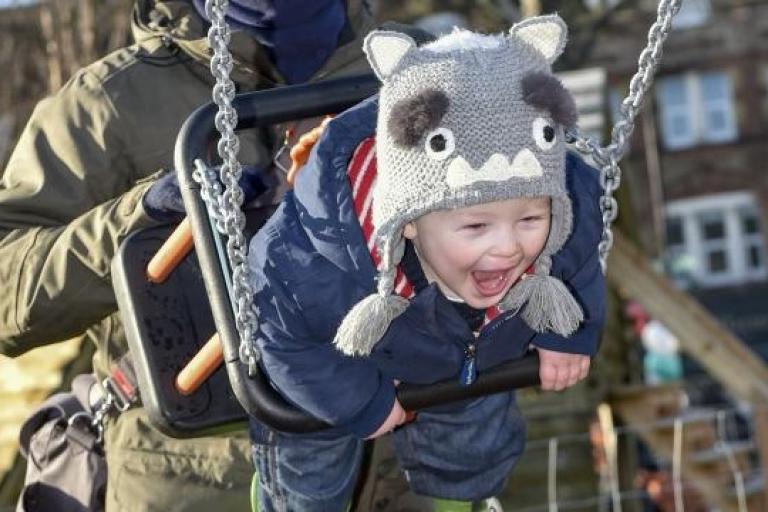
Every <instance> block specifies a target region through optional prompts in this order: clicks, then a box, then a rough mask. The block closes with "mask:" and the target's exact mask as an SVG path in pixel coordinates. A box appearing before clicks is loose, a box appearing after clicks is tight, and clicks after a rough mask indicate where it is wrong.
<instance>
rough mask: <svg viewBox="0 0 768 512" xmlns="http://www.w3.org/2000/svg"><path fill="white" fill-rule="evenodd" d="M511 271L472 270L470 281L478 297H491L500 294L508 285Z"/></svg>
mask: <svg viewBox="0 0 768 512" xmlns="http://www.w3.org/2000/svg"><path fill="white" fill-rule="evenodd" d="M510 270H511V269H508V268H507V269H501V270H473V271H472V279H473V280H474V282H475V287H476V288H477V291H478V292H479V293H480V295H482V296H484V297H493V296H495V295H498V294H500V293H501V292H502V291H504V289H505V288H506V286H507V284H508V283H509V273H510Z"/></svg>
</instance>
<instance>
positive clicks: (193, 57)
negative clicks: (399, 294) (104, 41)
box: [0, 0, 373, 511]
mask: <svg viewBox="0 0 768 512" xmlns="http://www.w3.org/2000/svg"><path fill="white" fill-rule="evenodd" d="M229 3H230V7H229V9H230V10H229V13H231V15H230V22H231V24H232V26H233V28H234V30H235V31H234V33H233V37H232V41H231V43H230V48H231V50H232V53H233V55H234V60H235V66H234V69H233V70H232V78H233V80H234V81H235V82H236V84H237V87H238V91H239V92H246V91H252V90H258V89H265V88H271V87H275V86H279V85H281V84H285V83H298V82H305V81H313V80H319V79H324V78H328V77H334V76H342V75H345V74H354V73H360V72H363V71H366V70H367V69H368V66H367V63H366V61H365V59H364V58H363V56H362V50H361V48H362V37H363V36H364V35H365V34H366V33H368V32H369V31H370V30H371V29H372V28H373V19H372V15H371V11H370V8H369V6H368V4H367V3H366V2H363V1H360V0H316V1H314V2H300V1H298V0H283V1H281V2H274V3H273V2H272V1H268V0H230V2H229ZM132 28H133V35H134V38H135V43H134V44H133V45H131V46H128V47H125V48H122V49H119V50H117V51H115V52H113V53H111V54H110V55H108V56H106V57H104V58H102V59H100V60H98V61H97V62H95V63H93V64H91V65H89V66H87V67H85V68H84V69H82V70H80V71H78V72H77V73H76V74H75V75H74V76H73V77H72V78H71V79H70V80H69V82H68V83H67V84H66V85H65V86H64V87H63V88H62V89H61V90H60V91H58V92H57V93H56V94H54V95H53V96H52V97H49V98H46V99H44V100H43V101H41V102H40V103H39V105H38V106H37V107H36V109H35V111H34V112H33V114H32V116H31V118H30V120H29V122H28V124H27V126H26V128H25V130H24V132H23V134H22V136H21V138H20V140H19V142H18V145H17V146H16V148H15V150H14V152H13V154H12V156H11V158H10V160H9V163H8V166H7V167H6V169H5V171H4V172H3V175H2V180H1V181H0V282H2V283H3V294H2V296H1V298H0V353H2V354H4V355H7V356H17V355H20V354H22V353H24V352H26V351H28V350H30V349H32V348H34V347H37V346H41V345H45V344H50V343H56V342H58V341H62V340H65V339H70V338H73V337H81V338H87V339H88V340H90V341H92V342H94V343H95V344H96V347H97V351H96V354H95V356H94V359H93V366H94V369H95V371H96V373H97V374H98V375H99V376H104V375H105V374H107V373H108V371H109V369H110V368H111V367H112V366H113V365H114V364H115V361H116V360H117V359H118V358H119V357H121V356H122V355H123V354H125V353H126V351H127V345H126V342H125V334H124V331H123V327H122V324H121V322H120V318H119V315H118V312H117V306H116V302H115V297H114V294H113V291H112V286H111V279H110V262H111V260H112V258H113V256H114V255H115V251H116V250H117V248H118V246H119V244H120V242H121V240H123V238H124V237H125V236H127V235H128V234H130V233H131V232H133V231H135V230H138V229H141V228H145V227H149V226H153V225H156V224H158V223H159V222H160V221H159V220H157V218H153V217H151V216H150V215H149V214H148V212H147V208H146V204H145V202H146V201H145V199H146V198H145V196H146V194H147V191H148V190H149V189H150V188H151V187H152V185H153V184H154V183H156V180H157V179H158V177H159V176H161V175H163V174H164V173H167V172H171V171H172V165H173V157H172V154H173V146H174V142H175V138H176V135H177V133H178V130H179V128H180V126H181V124H182V123H183V121H184V120H185V119H186V118H187V116H188V115H189V114H190V113H191V112H192V111H193V110H194V109H195V108H197V107H198V106H199V105H201V104H203V103H206V102H208V101H209V100H210V97H211V87H212V84H213V79H212V77H211V75H210V72H209V70H208V65H209V60H210V54H209V50H208V45H207V40H206V32H207V21H206V19H205V17H204V3H203V1H202V0H194V2H193V1H192V0H187V1H181V0H138V2H137V4H136V6H135V8H134V12H133V20H132ZM279 139H280V138H279V137H277V136H276V134H275V132H268V131H259V132H256V131H253V132H248V133H244V134H242V136H241V152H240V159H241V161H243V162H247V163H249V164H252V165H255V166H258V167H261V168H265V167H267V166H268V164H269V163H270V162H271V161H272V156H273V154H274V151H275V149H276V145H277V144H279V142H280V140H279ZM273 172H275V175H278V173H277V172H276V171H273ZM155 206H156V205H155ZM105 442H106V448H105V450H106V454H107V463H108V466H109V480H108V488H107V496H106V507H107V510H108V511H114V510H130V511H143V510H164V511H169V510H184V511H190V510H191V511H194V510H210V509H212V508H213V507H215V508H216V509H219V510H246V509H247V508H248V497H249V487H250V483H251V476H252V474H253V466H252V463H251V461H250V449H249V444H248V440H247V434H246V433H243V434H242V435H230V436H220V437H205V438H198V439H192V440H177V439H172V438H169V437H167V436H164V435H163V434H161V433H160V432H158V431H157V430H156V429H154V428H153V427H152V426H151V425H150V424H149V422H148V420H147V416H146V414H145V412H144V410H143V409H141V408H135V409H132V410H129V411H127V412H125V413H122V414H120V415H119V416H117V417H116V418H112V419H111V420H110V422H109V423H108V424H107V430H106V441H105Z"/></svg>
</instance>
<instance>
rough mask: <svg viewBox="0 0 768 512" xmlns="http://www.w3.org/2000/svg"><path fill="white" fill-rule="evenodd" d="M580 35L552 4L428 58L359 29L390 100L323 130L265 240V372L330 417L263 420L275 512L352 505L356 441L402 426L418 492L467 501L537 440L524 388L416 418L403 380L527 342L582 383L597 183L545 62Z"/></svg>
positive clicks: (406, 42)
mask: <svg viewBox="0 0 768 512" xmlns="http://www.w3.org/2000/svg"><path fill="white" fill-rule="evenodd" d="M565 40H566V27H565V24H564V23H563V22H562V20H561V19H560V18H559V17H557V16H542V17H538V18H531V19H528V20H525V21H523V22H521V23H519V24H517V25H515V26H513V27H512V29H511V30H510V31H509V33H508V34H505V35H498V36H484V35H480V34H474V33H471V32H466V31H457V32H454V33H453V34H450V35H447V36H444V37H443V38H440V39H438V40H436V41H434V42H431V43H429V44H427V45H425V46H423V47H420V48H417V47H416V44H415V43H414V42H413V40H411V39H410V38H409V37H408V36H406V35H404V34H400V33H395V32H373V33H371V34H370V35H369V36H368V37H367V38H366V41H365V46H364V47H365V50H366V54H367V55H368V58H369V61H370V63H371V66H372V68H373V70H374V72H375V73H376V74H377V76H378V77H379V78H380V79H381V80H382V82H383V85H382V88H381V91H380V94H379V97H378V99H376V98H373V99H370V100H367V101H365V102H363V103H361V104H360V105H358V106H356V107H355V108H353V109H350V110H348V111H347V112H345V113H343V114H341V115H339V116H338V117H336V118H335V119H334V120H332V121H331V122H330V123H329V124H328V126H327V127H326V129H325V132H324V134H323V136H322V138H321V140H320V141H319V143H318V144H317V146H316V147H315V148H314V151H313V153H312V156H311V159H310V161H309V163H308V164H307V166H306V167H305V168H304V169H303V171H302V172H301V173H300V174H299V176H298V178H297V181H296V184H295V188H294V190H293V191H292V192H289V193H288V194H287V195H286V196H285V198H284V200H283V202H282V203H281V205H280V207H279V208H278V210H277V212H276V213H275V214H274V215H273V216H272V218H271V219H270V220H269V221H268V223H267V224H266V225H265V226H264V227H263V228H262V229H261V230H260V231H259V232H258V234H257V235H256V236H255V237H254V239H253V240H252V242H251V249H250V256H249V258H250V259H249V264H250V266H251V268H252V270H253V276H254V277H253V279H254V283H253V285H254V292H255V303H256V308H257V313H258V316H259V322H260V333H259V338H258V340H257V341H258V344H259V347H260V349H261V352H262V360H261V365H262V367H263V369H264V371H265V372H266V373H267V375H269V377H270V379H271V381H272V383H273V385H274V386H275V388H276V389H277V390H278V391H279V392H280V393H281V394H282V395H283V396H284V397H285V398H286V399H287V400H288V401H290V402H292V403H293V404H295V405H296V406H297V407H299V408H301V409H303V410H305V411H307V412H308V413H310V414H312V415H314V416H316V417H318V418H321V419H323V420H325V421H326V422H328V423H330V424H331V425H332V426H333V427H332V428H330V429H328V430H326V431H322V432H318V433H309V434H288V433H282V432H276V431H273V430H271V429H269V428H268V427H266V426H265V425H263V424H261V423H259V421H258V420H256V419H253V420H252V422H251V423H252V428H251V433H252V439H253V442H254V461H255V464H256V466H257V470H258V473H259V484H260V488H259V502H260V507H261V510H264V511H272V510H290V511H320V510H322V511H336V510H338V511H344V510H346V507H347V506H348V503H349V500H350V497H351V495H352V492H353V489H354V485H355V481H356V477H357V473H358V470H359V465H360V458H361V455H362V444H363V440H364V439H366V438H371V437H376V436H379V435H382V434H385V433H388V432H390V431H392V435H393V436H394V444H395V449H396V452H397V455H398V458H399V460H400V463H401V465H402V467H403V469H404V471H405V474H406V478H407V479H408V481H409V484H410V485H411V487H412V489H413V490H414V491H415V492H417V493H419V494H423V495H426V496H431V497H434V498H437V499H436V500H435V503H436V509H437V510H439V509H440V507H445V506H449V507H452V509H456V507H465V508H466V507H471V502H472V501H477V500H481V499H484V498H488V497H490V496H493V495H494V494H496V493H498V492H500V491H501V489H502V488H503V486H504V483H505V480H506V477H507V474H508V473H509V472H510V471H511V469H512V467H513V466H514V464H515V462H516V461H517V460H518V458H519V456H520V454H521V452H522V450H523V446H524V443H525V423H524V420H523V418H522V417H521V415H520V412H519V410H518V408H517V405H516V402H515V396H514V393H513V392H508V393H499V394H495V395H489V396H486V397H483V398H480V399H475V400H471V401H465V402H461V403H457V404H452V405H448V406H442V407H439V408H432V409H430V410H428V411H422V412H419V413H418V415H416V417H415V419H414V420H412V421H408V422H406V418H408V419H409V420H410V419H411V416H410V415H408V414H406V411H404V410H403V408H402V406H401V405H400V404H399V403H398V401H397V399H396V397H395V388H396V385H397V383H398V382H413V383H432V382H436V381H439V380H443V379H446V378H451V377H453V378H456V379H458V380H460V382H462V383H464V384H470V383H471V382H473V381H474V379H475V378H476V376H477V374H478V373H482V372H483V371H485V370H486V369H488V368H491V367H493V366H496V365H498V364H500V363H502V362H505V361H508V360H511V359H516V358H520V357H522V356H523V355H525V353H526V352H527V351H528V350H534V349H535V350H538V351H539V354H540V360H541V363H540V364H541V366H540V376H541V381H542V388H544V389H552V390H561V389H565V388H567V387H569V386H572V385H573V384H575V383H576V382H578V381H579V380H581V379H582V378H584V377H585V376H586V374H587V371H588V369H589V364H590V357H591V356H592V355H594V353H595V352H596V350H597V346H598V341H599V336H600V331H601V328H602V324H603V317H604V301H605V284H604V278H603V275H602V272H601V270H600V265H599V261H598V256H597V244H598V242H599V239H600V233H601V226H602V220H601V215H600V211H599V208H598V200H599V196H600V193H601V191H600V187H599V185H598V179H597V172H596V171H595V170H594V169H592V168H590V167H588V166H587V165H586V164H584V163H583V162H582V161H581V160H580V159H579V158H578V157H577V156H575V155H573V154H568V153H566V147H565V142H564V129H565V128H567V127H570V126H572V125H573V124H574V123H575V121H576V110H575V106H574V103H573V99H572V98H571V96H570V95H569V94H568V92H567V91H566V90H565V89H564V88H563V86H562V85H561V84H560V82H559V81H558V80H557V79H556V78H555V77H554V76H553V75H552V73H551V68H550V66H551V63H552V62H553V61H554V60H555V59H556V58H557V57H558V56H559V55H560V53H561V52H562V50H563V47H564V44H565ZM374 135H375V138H374ZM396 427H399V428H396ZM393 429H394V430H393ZM446 500H448V501H446ZM466 509H467V510H469V508H466Z"/></svg>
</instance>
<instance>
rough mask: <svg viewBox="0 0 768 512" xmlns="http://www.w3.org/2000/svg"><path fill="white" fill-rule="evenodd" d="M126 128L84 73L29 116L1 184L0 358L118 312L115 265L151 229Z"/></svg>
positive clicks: (145, 183)
mask: <svg viewBox="0 0 768 512" xmlns="http://www.w3.org/2000/svg"><path fill="white" fill-rule="evenodd" d="M123 129H124V127H123V126H121V119H120V113H119V112H117V111H116V110H115V109H114V107H113V104H112V102H111V101H110V99H109V98H108V97H107V95H106V94H105V92H104V90H103V89H102V88H101V84H100V82H99V80H98V79H97V78H96V77H94V76H92V75H90V74H89V73H88V72H87V71H81V72H80V73H78V74H77V75H76V76H75V77H73V79H72V80H70V82H69V83H68V84H67V85H66V86H65V87H64V88H63V89H62V90H61V91H60V92H59V93H57V94H56V95H55V96H52V97H50V98H47V99H45V100H43V101H41V102H40V103H39V104H38V106H37V107H36V108H35V110H34V112H33V114H32V116H31V118H30V120H29V122H28V124H27V126H26V128H25V130H24V132H23V133H22V135H21V138H20V139H19V142H18V144H17V146H16V148H15V150H14V152H13V154H12V155H11V158H10V160H9V163H8V166H7V167H6V169H5V171H4V173H3V175H2V179H1V180H0V285H1V286H2V288H3V290H2V293H0V353H2V354H5V355H9V356H16V355H19V354H21V353H23V352H26V351H28V350H30V349H32V348H34V347H36V346H39V345H44V344H48V343H54V342H57V341H61V340H64V339H67V338H69V337H72V336H74V335H77V334H80V333H82V332H83V331H84V330H85V329H86V328H87V327H88V326H90V325H92V324H93V323H95V322H96V321H98V320H99V319H101V318H103V317H104V316H106V315H108V314H110V313H111V312H113V311H114V310H115V309H116V304H115V298H114V294H113V292H112V286H111V280H110V273H109V268H110V262H111V260H112V257H113V256H114V254H115V252H116V250H117V247H118V245H119V244H120V241H121V240H122V239H123V238H124V237H125V236H126V235H128V234H129V233H130V232H132V231H133V230H135V229H139V228H142V227H147V226H150V225H153V224H156V223H155V222H154V221H152V220H151V219H150V218H149V217H148V216H147V215H146V213H145V212H144V211H143V209H142V205H141V200H140V199H141V196H142V195H143V193H144V191H145V189H146V188H147V187H148V186H149V184H150V182H149V180H144V181H143V182H138V181H137V178H138V177H137V176H135V171H134V169H133V164H132V161H131V158H130V149H131V148H126V147H124V146H125V145H124V144H123V142H122V140H123V139H122V137H121V135H120V134H121V130H123Z"/></svg>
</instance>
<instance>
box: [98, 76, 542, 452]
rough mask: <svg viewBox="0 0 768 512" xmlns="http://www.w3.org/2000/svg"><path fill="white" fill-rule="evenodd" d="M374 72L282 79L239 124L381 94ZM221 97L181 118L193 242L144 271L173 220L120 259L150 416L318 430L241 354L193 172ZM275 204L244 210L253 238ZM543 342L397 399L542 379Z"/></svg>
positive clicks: (216, 426) (116, 274) (125, 310)
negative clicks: (203, 363)
mask: <svg viewBox="0 0 768 512" xmlns="http://www.w3.org/2000/svg"><path fill="white" fill-rule="evenodd" d="M377 89H378V81H377V80H376V78H375V77H373V76H372V75H366V76H360V77H350V78H344V79H338V80H333V81H328V82H322V83H317V84H311V85H301V86H292V87H283V88H280V89H273V90H269V91H261V92H255V93H247V94H243V95H240V96H237V97H236V98H235V100H234V102H233V106H234V107H235V109H236V110H237V112H238V120H239V121H238V126H237V129H238V130H241V129H245V128H253V127H259V126H268V125H273V124H278V123H281V122H286V121H291V120H295V119H301V118H308V117H315V116H319V115H324V114H327V113H329V112H340V111H342V110H344V109H345V108H348V107H350V106H352V105H354V104H355V103H358V102H359V101H362V100H363V99H365V98H367V97H368V96H370V95H372V94H375V92H376V91H377ZM215 113H216V107H215V105H213V104H208V105H204V106H202V107H200V108H199V109H198V110H196V111H195V112H194V113H193V114H192V115H190V117H189V118H188V119H187V121H186V122H185V123H184V126H183V127H182V129H181V131H180V133H179V137H178V140H177V145H176V146H177V147H176V162H175V163H176V169H177V172H178V174H179V184H180V189H181V192H182V197H183V199H184V204H185V207H186V210H187V214H188V217H187V218H188V220H189V221H190V225H191V227H192V233H193V235H194V241H195V250H194V251H192V252H191V253H190V254H189V255H187V256H186V257H185V259H183V260H182V261H181V263H180V264H179V265H178V266H177V267H176V268H175V269H174V270H173V272H171V274H170V275H169V276H168V278H167V280H166V281H165V282H163V283H160V284H157V283H152V282H150V281H149V280H148V279H147V277H146V268H147V264H148V262H149V260H150V259H151V258H152V256H153V255H154V254H155V253H156V252H157V250H158V249H159V248H160V246H161V245H162V244H163V242H164V241H165V240H166V239H167V237H168V235H169V234H170V233H171V231H172V228H171V227H161V228H152V229H147V230H143V231H139V232H137V233H134V234H132V235H131V236H129V237H127V238H126V239H125V240H124V241H123V244H122V245H121V247H120V249H119V250H118V253H117V255H116V257H115V259H114V261H113V266H112V276H113V285H114V288H115V295H116V297H117V302H118V306H119V308H120V311H121V314H122V317H123V321H124V324H125V331H126V337H127V339H128V345H129V347H130V351H131V355H132V358H133V363H134V368H135V371H136V376H137V380H138V385H139V390H140V394H141V399H142V402H143V405H144V407H145V408H146V409H147V412H148V415H149V418H150V420H151V421H152V423H153V424H154V425H155V426H156V427H157V428H158V429H159V430H161V431H162V432H164V433H166V434H168V435H170V436H173V437H182V438H183V437H194V436H200V435H206V434H209V433H212V432H221V431H224V430H230V429H235V428H242V422H243V421H244V420H245V419H246V418H247V416H248V415H252V416H255V417H257V418H259V419H260V420H261V421H263V422H265V423H266V424H268V425H270V426H271V427H273V428H275V429H276V430H281V431H286V432H310V431H316V430H320V429H322V428H327V427H328V425H327V424H325V423H324V422H322V421H321V420H319V419H317V418H314V417H312V416H310V415H308V414H307V413H305V412H303V411H301V410H298V409H296V408H295V407H294V406H292V405H290V404H289V403H288V402H286V401H285V399H284V398H283V397H282V396H280V395H279V394H278V393H277V392H276V391H275V390H274V388H273V387H272V386H271V385H270V383H269V379H268V377H267V376H266V375H264V374H263V373H262V371H261V369H260V368H259V367H258V365H256V366H255V367H253V368H248V367H247V366H246V365H245V364H243V363H242V362H241V361H240V354H239V345H240V338H239V335H238V332H237V329H236V327H235V320H234V312H233V310H232V306H231V304H232V301H231V299H230V296H229V291H228V289H227V285H226V279H225V278H224V274H223V272H224V271H225V270H224V269H225V268H226V263H224V264H222V262H221V261H220V260H219V255H218V253H217V250H216V242H215V237H216V236H218V235H217V234H216V233H214V232H213V230H212V228H211V222H210V219H209V218H208V215H207V211H206V206H205V204H204V203H203V201H202V199H201V198H200V195H199V188H200V186H199V184H198V183H196V182H195V181H194V180H193V178H192V173H193V169H194V166H193V164H194V162H195V161H196V160H197V159H199V158H202V155H205V154H206V149H207V148H208V147H209V145H210V144H212V142H213V141H214V137H215V135H216V130H215V128H214V123H213V120H214V116H215ZM272 211H273V209H272V208H264V209H260V210H251V211H248V212H246V214H247V215H246V217H247V225H246V233H245V235H246V239H250V236H251V235H252V234H253V233H255V231H256V230H257V229H258V228H259V227H260V226H261V225H263V223H264V222H265V221H266V219H267V218H268V217H269V215H270V214H271V213H272ZM214 333H217V334H218V336H219V339H220V340H221V344H222V347H223V352H224V364H223V365H222V366H221V367H220V368H218V369H217V370H216V371H215V372H214V373H213V374H212V375H211V376H210V377H209V378H208V379H207V380H206V381H205V382H204V383H203V385H202V386H201V387H200V388H199V389H197V390H196V391H194V392H193V393H191V394H189V395H182V394H181V393H180V392H179V391H178V390H177V389H176V386H175V382H176V377H177V375H178V373H179V371H180V370H181V369H182V368H183V367H184V365H185V364H186V363H187V362H188V361H189V360H190V359H191V358H192V356H194V355H195V353H197V351H198V350H199V349H200V348H201V347H202V346H203V345H204V344H205V343H206V341H207V340H208V339H209V338H210V337H211V336H212V335H213V334H214ZM538 371H539V365H538V357H537V355H536V352H535V351H532V352H530V353H529V355H528V356H526V357H524V358H523V359H521V360H517V361H510V362H508V363H505V364H503V365H500V366H498V367H496V368H493V369H492V370H489V371H486V372H483V374H481V375H480V376H479V377H478V379H477V380H476V381H475V382H474V383H473V384H472V385H469V386H462V385H459V384H458V382H457V380H456V379H453V378H452V379H449V380H446V381H442V382H438V383H436V384H431V385H411V384H401V385H400V386H399V387H398V392H397V394H398V399H399V400H400V402H401V403H402V404H403V406H404V407H405V408H406V409H408V410H412V411H416V410H420V409H424V408H427V407H431V406H435V405H440V404H444V403H449V402H453V401H458V400H465V399H468V398H473V397H479V396H483V395H487V394H490V393H498V392H503V391H508V390H511V389H515V388H519V387H527V386H532V385H536V384H538V382H539V380H538Z"/></svg>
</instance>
